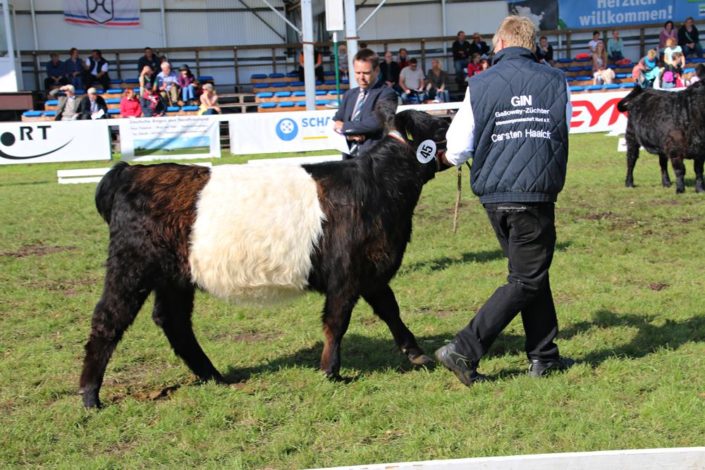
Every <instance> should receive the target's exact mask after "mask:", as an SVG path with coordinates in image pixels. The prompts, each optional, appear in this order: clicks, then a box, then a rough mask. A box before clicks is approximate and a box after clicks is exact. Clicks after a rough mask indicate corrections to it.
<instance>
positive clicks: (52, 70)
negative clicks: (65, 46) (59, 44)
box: [44, 52, 68, 91]
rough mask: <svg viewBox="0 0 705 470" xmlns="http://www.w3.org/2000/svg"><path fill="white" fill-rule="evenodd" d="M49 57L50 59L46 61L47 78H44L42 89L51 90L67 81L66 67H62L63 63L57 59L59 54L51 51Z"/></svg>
mask: <svg viewBox="0 0 705 470" xmlns="http://www.w3.org/2000/svg"><path fill="white" fill-rule="evenodd" d="M49 57H50V59H51V60H49V62H47V66H46V71H47V78H45V79H44V89H45V90H46V91H51V90H52V89H54V88H59V87H60V86H62V85H66V83H68V81H67V80H66V69H65V68H64V63H63V62H61V61H60V60H59V54H57V53H56V52H52V53H51V54H50V55H49Z"/></svg>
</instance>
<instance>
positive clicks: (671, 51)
mask: <svg viewBox="0 0 705 470" xmlns="http://www.w3.org/2000/svg"><path fill="white" fill-rule="evenodd" d="M663 63H664V66H665V69H666V70H669V71H671V72H675V73H677V74H679V75H681V74H683V69H684V68H685V55H684V54H683V49H682V48H681V46H679V45H677V44H676V40H675V39H673V38H668V41H666V48H665V49H664V50H663Z"/></svg>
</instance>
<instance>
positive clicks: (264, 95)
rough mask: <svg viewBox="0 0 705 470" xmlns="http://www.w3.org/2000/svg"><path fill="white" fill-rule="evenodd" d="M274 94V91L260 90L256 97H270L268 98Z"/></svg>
mask: <svg viewBox="0 0 705 470" xmlns="http://www.w3.org/2000/svg"><path fill="white" fill-rule="evenodd" d="M273 96H274V93H272V92H271V91H260V92H259V93H257V94H256V95H255V97H256V98H259V99H268V98H272V97H273Z"/></svg>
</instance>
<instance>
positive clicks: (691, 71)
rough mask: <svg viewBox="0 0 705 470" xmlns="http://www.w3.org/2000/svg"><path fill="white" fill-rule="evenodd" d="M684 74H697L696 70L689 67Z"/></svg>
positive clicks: (684, 70)
mask: <svg viewBox="0 0 705 470" xmlns="http://www.w3.org/2000/svg"><path fill="white" fill-rule="evenodd" d="M683 73H695V69H694V68H692V67H688V68H687V69H683Z"/></svg>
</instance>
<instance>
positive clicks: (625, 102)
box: [617, 85, 644, 113]
mask: <svg viewBox="0 0 705 470" xmlns="http://www.w3.org/2000/svg"><path fill="white" fill-rule="evenodd" d="M643 92H644V89H643V88H642V87H640V86H639V85H637V86H635V87H634V89H633V90H632V91H630V92H629V94H628V95H627V96H625V97H624V98H622V99H621V100H620V101H619V103H617V109H618V110H619V112H621V113H626V112H627V111H629V108H630V106H631V104H632V101H634V98H636V97H637V96H639V95H641V94H642V93H643Z"/></svg>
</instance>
